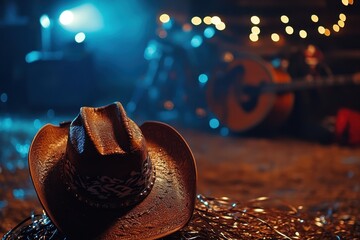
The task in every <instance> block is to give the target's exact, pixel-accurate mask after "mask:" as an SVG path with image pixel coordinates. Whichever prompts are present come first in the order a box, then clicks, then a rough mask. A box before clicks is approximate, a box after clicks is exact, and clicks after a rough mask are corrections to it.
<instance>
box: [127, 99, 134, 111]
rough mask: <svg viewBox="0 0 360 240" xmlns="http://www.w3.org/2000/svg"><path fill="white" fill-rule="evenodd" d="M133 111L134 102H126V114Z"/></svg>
mask: <svg viewBox="0 0 360 240" xmlns="http://www.w3.org/2000/svg"><path fill="white" fill-rule="evenodd" d="M135 109H136V103H135V102H134V101H130V102H128V104H127V105H126V110H127V111H128V112H134V111H135Z"/></svg>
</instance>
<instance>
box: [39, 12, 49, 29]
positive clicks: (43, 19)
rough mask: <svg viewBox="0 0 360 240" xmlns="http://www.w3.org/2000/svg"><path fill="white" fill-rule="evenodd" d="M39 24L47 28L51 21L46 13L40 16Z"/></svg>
mask: <svg viewBox="0 0 360 240" xmlns="http://www.w3.org/2000/svg"><path fill="white" fill-rule="evenodd" d="M40 24H41V26H42V27H43V28H49V27H50V25H51V21H50V18H49V16H48V15H46V14H44V15H42V16H41V17H40Z"/></svg>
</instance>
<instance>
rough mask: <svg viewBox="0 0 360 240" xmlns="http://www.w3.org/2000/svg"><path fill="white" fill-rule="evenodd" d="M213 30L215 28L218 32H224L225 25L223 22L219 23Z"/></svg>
mask: <svg viewBox="0 0 360 240" xmlns="http://www.w3.org/2000/svg"><path fill="white" fill-rule="evenodd" d="M215 28H216V29H217V30H219V31H222V30H225V28H226V25H225V23H224V22H220V23H218V24H216V25H215Z"/></svg>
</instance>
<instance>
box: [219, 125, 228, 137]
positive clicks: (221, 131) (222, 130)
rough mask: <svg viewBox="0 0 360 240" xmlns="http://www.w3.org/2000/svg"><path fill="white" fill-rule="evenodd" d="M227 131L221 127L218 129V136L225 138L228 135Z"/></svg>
mask: <svg viewBox="0 0 360 240" xmlns="http://www.w3.org/2000/svg"><path fill="white" fill-rule="evenodd" d="M229 132H230V131H229V129H228V128H227V127H222V128H221V129H220V135H221V136H223V137H226V136H228V135H229Z"/></svg>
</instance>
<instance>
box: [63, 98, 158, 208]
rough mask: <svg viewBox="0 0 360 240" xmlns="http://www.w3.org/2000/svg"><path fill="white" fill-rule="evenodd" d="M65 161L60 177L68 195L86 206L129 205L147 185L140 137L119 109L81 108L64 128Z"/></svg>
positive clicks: (117, 105) (145, 155) (146, 164)
mask: <svg viewBox="0 0 360 240" xmlns="http://www.w3.org/2000/svg"><path fill="white" fill-rule="evenodd" d="M66 155H67V158H66V160H67V161H65V164H64V176H65V181H66V183H67V184H68V187H69V190H71V191H72V192H74V193H76V196H77V197H78V198H79V200H82V201H85V202H86V203H87V204H89V205H92V206H96V207H104V208H114V207H124V206H129V205H133V204H136V203H138V202H139V201H140V200H141V199H142V198H143V197H145V196H146V193H148V192H149V190H150V189H151V186H152V185H153V181H154V179H153V175H154V170H153V168H152V165H151V161H150V160H149V157H148V153H147V151H146V143H145V139H144V136H143V135H142V133H141V130H140V128H139V127H138V126H137V125H136V124H135V123H134V122H133V121H131V120H130V119H129V118H128V117H127V116H126V113H125V111H124V109H123V107H122V105H121V104H120V103H114V104H111V105H108V106H106V107H101V108H90V107H82V108H81V109H80V113H79V115H78V116H77V117H76V118H75V119H74V120H73V121H72V122H71V124H70V127H69V140H68V144H67V148H66Z"/></svg>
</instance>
